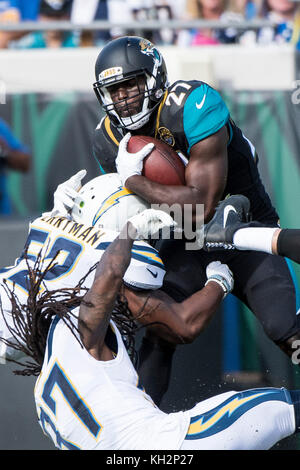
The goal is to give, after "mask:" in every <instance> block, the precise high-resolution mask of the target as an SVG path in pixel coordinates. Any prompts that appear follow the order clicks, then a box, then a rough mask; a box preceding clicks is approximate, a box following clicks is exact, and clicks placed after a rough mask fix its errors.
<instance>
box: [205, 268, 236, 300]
mask: <svg viewBox="0 0 300 470" xmlns="http://www.w3.org/2000/svg"><path fill="white" fill-rule="evenodd" d="M210 281H215V282H216V283H217V284H219V286H221V287H222V289H223V292H224V296H223V299H224V298H225V297H226V295H227V294H229V292H230V291H231V289H230V286H229V284H228V282H227V281H226V279H225V278H224V277H222V276H219V275H218V274H215V275H213V276H211V277H209V278H208V279H207V281H206V283H205V284H204V286H206V285H207V284H208V283H209V282H210Z"/></svg>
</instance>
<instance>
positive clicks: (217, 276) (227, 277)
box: [205, 261, 234, 297]
mask: <svg viewBox="0 0 300 470" xmlns="http://www.w3.org/2000/svg"><path fill="white" fill-rule="evenodd" d="M206 277H207V281H206V283H205V285H206V284H207V283H208V282H211V281H215V282H217V283H218V284H219V285H220V286H221V287H222V289H223V291H224V297H226V295H227V294H229V293H230V292H231V291H232V289H233V285H234V280H233V274H232V272H231V271H230V269H229V268H228V266H227V264H222V263H221V261H213V262H212V263H209V265H208V266H207V268H206Z"/></svg>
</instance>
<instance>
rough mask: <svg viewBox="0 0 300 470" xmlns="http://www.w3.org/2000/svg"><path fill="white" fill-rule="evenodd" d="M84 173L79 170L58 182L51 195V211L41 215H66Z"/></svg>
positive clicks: (72, 203)
mask: <svg viewBox="0 0 300 470" xmlns="http://www.w3.org/2000/svg"><path fill="white" fill-rule="evenodd" d="M86 173H87V172H86V170H80V171H78V173H76V174H75V175H73V176H71V178H69V179H68V180H67V181H65V182H64V183H61V184H59V185H58V186H57V188H56V190H55V192H54V196H53V197H54V206H53V209H52V211H51V212H47V213H44V214H43V216H45V215H47V216H49V217H50V216H51V217H53V216H55V215H61V216H63V217H65V216H68V214H69V211H70V209H72V207H73V205H74V200H75V198H76V197H77V196H78V191H79V190H80V188H81V180H82V179H83V178H84V177H85V175H86Z"/></svg>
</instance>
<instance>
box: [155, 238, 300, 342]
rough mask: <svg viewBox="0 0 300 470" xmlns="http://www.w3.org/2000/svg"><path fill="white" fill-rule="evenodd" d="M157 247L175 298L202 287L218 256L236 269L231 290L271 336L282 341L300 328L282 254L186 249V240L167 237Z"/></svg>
mask: <svg viewBox="0 0 300 470" xmlns="http://www.w3.org/2000/svg"><path fill="white" fill-rule="evenodd" d="M158 248H159V252H160V255H161V258H162V260H163V262H164V264H165V267H166V271H167V274H166V276H165V279H164V285H163V290H164V291H165V292H167V293H168V294H169V295H170V296H172V297H173V298H174V299H175V300H177V301H182V300H183V299H185V298H187V297H188V296H190V295H191V294H193V293H195V292H196V291H198V290H199V289H201V288H202V287H203V286H204V284H205V282H206V280H207V278H206V267H207V265H208V264H209V263H210V262H211V261H216V260H219V261H221V262H222V263H226V264H227V265H228V266H229V268H230V269H231V271H232V273H233V276H234V290H233V292H232V293H233V294H234V295H235V296H236V297H238V298H239V299H240V300H241V301H242V302H244V303H245V305H247V306H248V307H249V309H250V310H251V311H252V312H253V313H254V314H255V315H256V317H257V318H258V320H259V321H260V323H261V324H262V326H263V328H264V331H265V333H266V334H267V335H268V337H269V338H270V339H272V340H273V341H274V342H276V343H280V342H282V341H284V340H285V339H287V338H289V337H290V336H292V335H294V334H295V333H296V332H298V331H300V323H299V322H300V318H299V319H298V317H300V316H297V315H296V292H295V287H294V284H293V280H292V277H291V274H290V271H289V268H288V265H287V263H286V260H285V259H284V258H283V257H281V256H274V255H268V254H266V253H262V252H257V251H237V250H234V251H215V252H211V253H207V252H205V251H204V250H197V251H196V250H186V249H185V241H184V240H164V241H162V242H161V244H160V246H159V247H158Z"/></svg>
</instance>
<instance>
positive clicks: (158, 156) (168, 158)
mask: <svg viewBox="0 0 300 470" xmlns="http://www.w3.org/2000/svg"><path fill="white" fill-rule="evenodd" d="M149 143H154V145H155V146H154V148H153V150H152V151H151V152H150V154H149V155H148V156H147V157H145V159H144V165H143V172H142V175H143V176H146V178H148V179H149V180H151V181H155V182H156V183H160V184H166V185H174V186H180V185H184V184H185V165H184V163H183V161H182V160H181V158H180V157H179V155H178V154H177V153H176V152H175V150H173V149H172V148H171V147H170V146H169V145H167V144H166V143H164V142H162V141H161V140H158V139H154V138H153V137H148V136H142V135H135V136H132V137H131V138H130V139H129V142H128V145H127V150H128V152H130V153H135V152H138V151H139V150H140V149H141V148H143V147H144V146H145V145H147V144H149Z"/></svg>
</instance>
